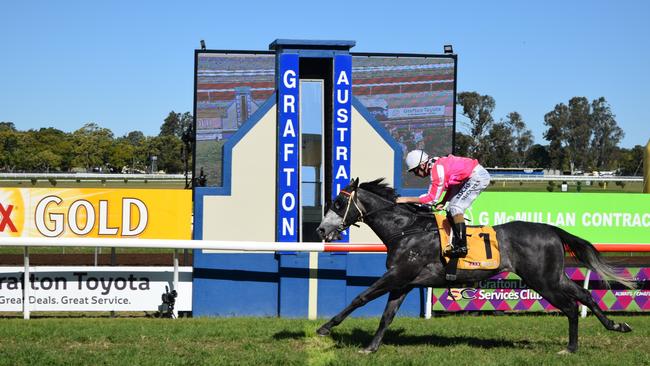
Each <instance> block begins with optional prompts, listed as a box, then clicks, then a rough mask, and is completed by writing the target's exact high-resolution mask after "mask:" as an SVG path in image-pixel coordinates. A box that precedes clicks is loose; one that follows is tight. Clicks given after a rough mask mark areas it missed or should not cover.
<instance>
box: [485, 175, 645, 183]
mask: <svg viewBox="0 0 650 366" xmlns="http://www.w3.org/2000/svg"><path fill="white" fill-rule="evenodd" d="M490 178H491V180H493V181H495V182H503V181H512V182H548V181H554V182H556V181H567V182H643V177H637V176H589V175H527V174H504V175H499V174H492V175H491V176H490Z"/></svg>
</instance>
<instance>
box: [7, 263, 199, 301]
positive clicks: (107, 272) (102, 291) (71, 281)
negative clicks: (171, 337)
mask: <svg viewBox="0 0 650 366" xmlns="http://www.w3.org/2000/svg"><path fill="white" fill-rule="evenodd" d="M23 273H24V272H23V268H22V267H0V311H22V310H23ZM173 273H174V268H173V267H32V268H31V269H30V276H29V277H30V291H29V298H28V300H27V301H29V306H30V310H31V311H157V310H158V306H160V305H162V295H163V294H164V293H165V292H166V290H167V289H169V291H171V290H172V288H173ZM165 287H167V288H165ZM176 292H177V293H178V297H177V298H176V303H175V306H174V307H175V309H176V310H178V311H191V310H192V267H179V282H178V288H177V289H176Z"/></svg>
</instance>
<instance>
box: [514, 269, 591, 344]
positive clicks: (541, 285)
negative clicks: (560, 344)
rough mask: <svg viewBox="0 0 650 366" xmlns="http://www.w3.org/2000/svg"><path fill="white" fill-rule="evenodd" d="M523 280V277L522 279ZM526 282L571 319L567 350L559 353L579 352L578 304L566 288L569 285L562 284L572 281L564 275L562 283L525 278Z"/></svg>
mask: <svg viewBox="0 0 650 366" xmlns="http://www.w3.org/2000/svg"><path fill="white" fill-rule="evenodd" d="M522 278H523V277H522ZM524 281H526V283H527V284H528V286H530V287H531V288H532V289H533V290H535V291H537V293H539V294H540V295H542V297H544V298H545V299H546V300H548V302H550V303H551V305H553V306H555V307H556V308H558V309H560V311H562V312H563V313H564V315H566V316H567V318H569V344H568V345H567V348H566V350H564V351H561V352H559V353H560V354H564V353H573V352H575V351H577V350H578V304H576V302H575V299H574V298H573V297H572V296H571V294H570V292H569V291H566V290H565V288H566V287H567V285H563V284H562V282H564V281H570V280H569V279H568V278H566V276H565V275H564V274H562V277H561V279H560V281H559V282H560V283H549V282H548V280H546V281H544V279H542V278H539V277H536V278H534V279H527V278H524Z"/></svg>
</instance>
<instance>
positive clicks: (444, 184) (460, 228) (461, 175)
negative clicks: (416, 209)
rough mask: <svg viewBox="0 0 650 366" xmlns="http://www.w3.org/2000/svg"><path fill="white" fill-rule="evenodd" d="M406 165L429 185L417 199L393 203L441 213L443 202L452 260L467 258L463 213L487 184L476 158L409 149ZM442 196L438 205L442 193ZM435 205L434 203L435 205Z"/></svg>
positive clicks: (410, 198)
mask: <svg viewBox="0 0 650 366" xmlns="http://www.w3.org/2000/svg"><path fill="white" fill-rule="evenodd" d="M406 166H407V168H408V171H409V172H412V173H413V174H415V175H416V176H418V177H421V178H424V177H426V176H430V177H431V185H430V186H429V190H428V192H427V193H426V194H423V195H422V196H420V197H398V198H397V201H396V202H397V203H407V202H410V203H421V204H430V205H435V207H436V209H437V210H442V209H443V208H444V206H445V203H447V202H449V204H448V205H447V211H448V212H449V213H450V214H451V216H452V217H453V221H454V222H453V230H454V240H453V243H452V248H451V251H450V252H449V253H448V254H449V256H450V257H452V258H462V257H465V256H466V255H467V234H466V227H465V210H467V209H468V208H469V206H471V204H472V202H474V200H475V199H476V197H478V195H479V194H480V193H481V192H483V190H484V189H485V188H487V186H488V185H489V184H490V173H488V172H487V170H485V168H483V167H482V166H481V164H479V163H478V161H477V160H476V159H470V158H463V157H460V156H454V155H451V154H450V155H448V156H446V157H437V156H434V157H432V158H429V155H427V153H425V152H424V151H422V150H413V151H411V152H409V153H408V154H407V155H406ZM445 191H446V192H447V194H445V197H444V198H443V199H442V201H440V202H438V200H439V199H440V197H441V196H442V194H443V193H444V192H445ZM436 202H438V203H437V204H436Z"/></svg>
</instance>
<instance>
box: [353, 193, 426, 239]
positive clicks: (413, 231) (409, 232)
mask: <svg viewBox="0 0 650 366" xmlns="http://www.w3.org/2000/svg"><path fill="white" fill-rule="evenodd" d="M340 193H343V194H344V195H346V196H348V204H347V206H346V208H345V213H344V214H343V225H345V220H346V219H347V217H348V212H349V211H350V207H351V206H352V204H354V207H355V208H356V209H357V211H358V212H359V221H361V222H365V221H364V218H365V217H368V216H371V215H374V214H376V213H377V212H379V211H383V210H386V209H388V208H391V207H394V206H397V202H393V201H390V200H387V199H385V198H384V197H381V196H379V195H377V194H375V193H373V192H370V191H369V193H372V194H373V195H375V196H377V198H379V199H380V200H382V201H385V202H387V203H388V205H386V206H383V207H379V208H377V209H374V210H372V211H370V212H365V213H364V211H365V207H364V206H363V204H362V203H361V202H360V201H359V199H358V197H357V190H356V189H355V190H353V191H352V192H348V191H345V190H341V192H340ZM415 216H416V217H418V216H420V217H428V216H426V215H422V214H418V213H415ZM433 219H434V220H433V225H430V224H429V225H426V226H425V227H419V228H413V229H408V230H404V231H400V232H398V233H395V234H393V235H391V236H390V237H389V238H388V239H387V240H386V241H387V242H390V241H393V240H395V239H400V238H403V237H405V236H410V235H416V234H421V233H426V232H434V231H438V225H437V223H436V220H435V217H434V218H433ZM350 225H355V226H358V225H356V224H355V223H352V224H350ZM350 225H348V226H350Z"/></svg>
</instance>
